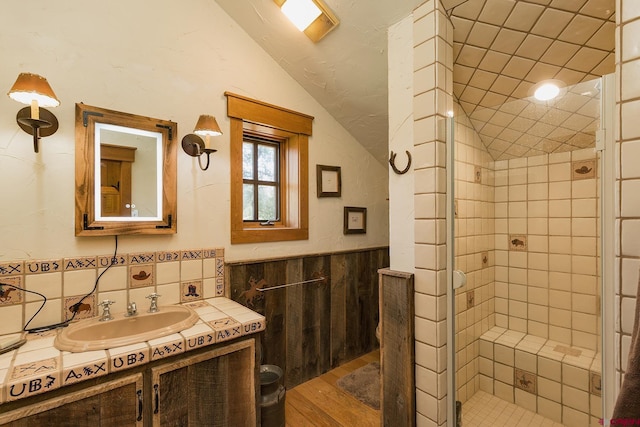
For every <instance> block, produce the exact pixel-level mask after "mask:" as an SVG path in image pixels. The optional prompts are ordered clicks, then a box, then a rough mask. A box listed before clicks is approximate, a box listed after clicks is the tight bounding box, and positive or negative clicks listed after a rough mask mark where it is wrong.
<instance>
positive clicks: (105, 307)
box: [98, 299, 115, 322]
mask: <svg viewBox="0 0 640 427" xmlns="http://www.w3.org/2000/svg"><path fill="white" fill-rule="evenodd" d="M113 303H115V301H111V300H108V299H106V300H104V301H102V302H101V303H100V304H98V305H99V306H100V307H102V316H100V321H101V322H106V321H107V320H112V319H113V316H112V315H111V307H110V306H111V304H113Z"/></svg>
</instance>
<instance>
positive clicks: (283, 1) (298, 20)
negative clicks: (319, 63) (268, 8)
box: [273, 0, 340, 43]
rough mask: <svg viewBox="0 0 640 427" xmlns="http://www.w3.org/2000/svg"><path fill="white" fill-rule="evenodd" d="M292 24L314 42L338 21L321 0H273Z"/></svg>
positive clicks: (335, 25)
mask: <svg viewBox="0 0 640 427" xmlns="http://www.w3.org/2000/svg"><path fill="white" fill-rule="evenodd" d="M273 1H274V3H275V4H277V5H278V6H279V7H280V10H281V11H282V13H284V14H285V15H286V17H287V18H289V20H290V21H291V22H293V25H295V26H296V28H298V29H299V30H300V31H302V32H304V33H305V34H306V35H307V37H309V38H310V39H311V40H312V41H313V42H314V43H317V42H319V41H320V40H321V39H322V38H323V37H324V36H326V35H327V34H329V32H330V31H331V30H333V29H334V28H335V27H337V26H338V24H339V23H340V21H339V20H338V17H336V16H335V15H334V14H333V12H331V10H330V9H329V7H327V5H326V4H324V2H323V1H322V0H273Z"/></svg>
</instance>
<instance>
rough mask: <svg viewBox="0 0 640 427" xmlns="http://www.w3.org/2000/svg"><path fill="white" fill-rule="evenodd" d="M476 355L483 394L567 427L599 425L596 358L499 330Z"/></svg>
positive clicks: (493, 330)
mask: <svg viewBox="0 0 640 427" xmlns="http://www.w3.org/2000/svg"><path fill="white" fill-rule="evenodd" d="M479 353H480V357H479V372H480V389H481V390H483V391H485V392H487V393H491V394H493V395H495V396H497V397H499V398H501V399H503V400H506V401H508V402H512V403H515V404H517V405H519V406H521V407H523V408H525V409H528V410H530V411H533V412H536V413H539V414H540V415H542V416H544V417H546V418H549V419H552V420H554V421H556V422H561V423H563V424H565V425H567V426H574V425H576V426H585V425H598V420H599V419H600V417H601V371H602V369H601V357H600V353H596V352H595V351H593V350H588V349H584V348H579V347H572V346H569V345H566V344H563V343H560V342H556V341H552V340H548V339H546V338H541V337H537V336H534V335H527V334H525V333H523V332H518V331H513V330H509V329H505V328H501V327H497V326H496V327H493V328H491V329H490V330H489V331H487V332H485V333H484V334H483V335H482V336H480V340H479Z"/></svg>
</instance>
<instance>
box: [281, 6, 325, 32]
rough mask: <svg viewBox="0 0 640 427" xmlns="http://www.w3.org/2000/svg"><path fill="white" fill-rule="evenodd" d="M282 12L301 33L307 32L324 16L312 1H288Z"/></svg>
mask: <svg viewBox="0 0 640 427" xmlns="http://www.w3.org/2000/svg"><path fill="white" fill-rule="evenodd" d="M280 10H281V11H282V13H284V14H285V15H286V16H287V18H289V20H290V21H291V22H293V25H295V26H296V28H297V29H299V30H300V31H304V30H306V29H307V27H308V26H309V25H311V23H312V22H313V21H315V20H316V18H317V17H318V16H320V15H321V14H322V11H321V10H320V8H318V6H316V5H315V3H313V2H312V1H311V0H287V1H285V2H284V4H283V5H282V7H281V8H280Z"/></svg>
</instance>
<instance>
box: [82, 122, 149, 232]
mask: <svg viewBox="0 0 640 427" xmlns="http://www.w3.org/2000/svg"><path fill="white" fill-rule="evenodd" d="M95 152H96V159H95V161H96V163H95V168H96V169H95V170H96V171H100V173H99V174H98V173H96V180H95V181H96V182H95V204H96V206H95V211H96V212H99V213H100V215H98V216H97V217H96V220H100V221H148V220H156V221H157V220H160V219H161V218H162V198H161V195H162V175H161V173H162V134H161V133H160V132H150V131H145V130H141V129H134V128H130V127H125V126H116V125H110V124H105V123H96V125H95Z"/></svg>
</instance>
